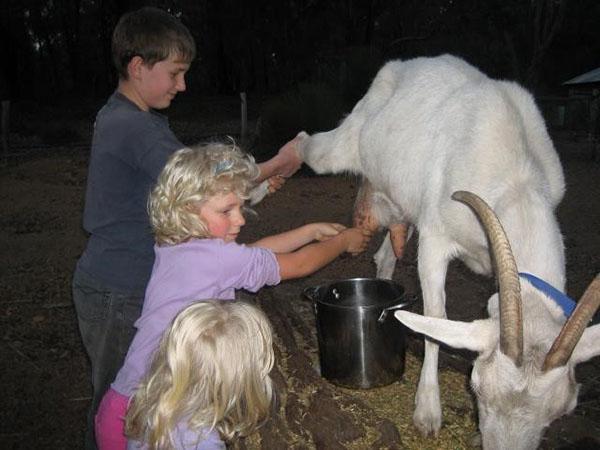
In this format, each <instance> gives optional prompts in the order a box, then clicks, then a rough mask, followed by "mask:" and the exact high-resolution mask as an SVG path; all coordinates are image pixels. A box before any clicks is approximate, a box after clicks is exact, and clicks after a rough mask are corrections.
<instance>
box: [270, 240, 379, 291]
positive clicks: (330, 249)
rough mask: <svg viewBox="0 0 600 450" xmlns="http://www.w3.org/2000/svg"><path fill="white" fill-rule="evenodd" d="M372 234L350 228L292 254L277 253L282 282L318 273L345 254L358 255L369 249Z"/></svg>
mask: <svg viewBox="0 0 600 450" xmlns="http://www.w3.org/2000/svg"><path fill="white" fill-rule="evenodd" d="M370 238H371V233H370V232H369V231H367V230H362V229H360V228H348V229H346V230H344V231H342V232H340V233H339V234H337V235H335V236H333V237H331V238H329V239H327V240H323V241H321V242H315V243H313V244H309V245H306V246H304V247H302V248H300V249H299V250H296V251H294V252H291V253H276V254H275V256H276V258H277V262H278V263H279V274H280V276H281V279H282V280H289V279H292V278H300V277H305V276H307V275H310V274H311V273H313V272H316V271H317V270H319V269H320V268H322V267H324V266H326V265H327V264H329V263H330V262H331V261H333V260H334V259H335V258H337V257H338V256H339V255H341V254H342V253H344V252H348V253H352V254H358V253H361V252H363V251H365V249H366V248H367V244H368V243H369V239H370Z"/></svg>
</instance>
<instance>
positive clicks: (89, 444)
mask: <svg viewBox="0 0 600 450" xmlns="http://www.w3.org/2000/svg"><path fill="white" fill-rule="evenodd" d="M143 301H144V293H143V292H122V291H117V290H114V289H110V288H108V287H106V286H104V285H103V283H100V282H98V281H97V280H95V279H94V278H92V277H91V276H90V275H88V274H86V273H84V272H82V271H81V270H78V269H76V270H75V274H74V275H73V302H74V303H75V310H76V311H77V319H78V322H79V331H80V333H81V338H82V340H83V345H84V347H85V349H86V352H87V354H88V356H89V358H90V363H91V367H92V389H93V391H92V403H91V406H90V409H89V411H88V418H87V429H86V434H85V448H86V449H89V450H93V449H96V441H95V438H94V416H95V415H96V410H97V409H98V405H99V403H100V401H101V400H102V397H103V396H104V393H105V392H106V391H107V389H108V388H109V387H110V384H111V383H112V382H113V381H114V379H115V376H116V375H117V372H118V371H119V369H120V368H121V366H122V365H123V360H124V359H125V355H127V350H128V349H129V344H130V343H131V340H132V339H133V336H134V335H135V331H136V329H135V328H134V326H133V324H134V322H135V321H136V320H137V319H138V317H139V316H140V314H141V312H142V304H143Z"/></svg>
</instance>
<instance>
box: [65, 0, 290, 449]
mask: <svg viewBox="0 0 600 450" xmlns="http://www.w3.org/2000/svg"><path fill="white" fill-rule="evenodd" d="M112 53H113V62H114V64H115V66H116V69H117V72H118V74H119V83H118V87H117V90H116V92H115V93H114V94H113V95H112V96H111V97H110V98H109V100H108V101H107V103H106V104H105V105H104V107H103V108H102V109H101V110H100V111H99V113H98V115H97V118H96V123H95V127H94V136H93V140H92V150H91V156H90V165H89V171H88V181H87V191H86V199H85V210H84V214H83V225H84V228H85V229H86V230H87V231H88V232H89V233H90V237H89V240H88V243H87V246H86V248H85V250H84V252H83V254H82V255H81V258H80V259H79V261H78V263H77V267H76V269H75V274H74V276H73V300H74V303H75V309H76V311H77V317H78V321H79V329H80V332H81V336H82V340H83V343H84V346H85V348H86V351H87V353H88V355H89V357H90V361H91V366H92V386H93V397H92V403H91V407H90V410H89V413H88V423H87V431H86V448H88V449H93V448H96V445H95V440H94V435H93V419H94V416H95V414H96V409H97V407H98V403H99V401H100V400H101V399H102V396H103V395H104V393H105V391H106V389H107V388H108V386H109V385H110V383H111V382H112V381H113V380H114V377H115V375H116V373H117V371H118V370H119V368H120V367H121V365H122V363H123V359H124V357H125V354H126V353H127V349H128V347H129V344H130V342H131V339H132V338H133V336H134V334H135V328H134V326H133V324H134V322H135V321H136V319H137V318H138V317H139V315H140V313H141V308H142V302H143V298H144V290H145V287H146V283H147V281H148V278H149V276H150V272H151V270H152V265H153V262H154V253H153V244H154V240H153V237H152V232H151V229H150V225H149V222H148V216H147V212H146V201H147V196H148V193H149V191H150V188H151V187H152V186H153V185H154V183H155V181H156V178H157V177H158V174H159V173H160V172H161V170H162V168H163V166H164V164H165V162H166V160H167V159H168V157H169V155H170V154H171V153H173V152H174V151H176V150H178V149H180V148H182V147H184V145H183V144H181V143H180V142H179V141H178V140H177V138H176V137H175V136H174V134H173V133H172V131H171V130H170V128H169V125H168V122H167V119H166V117H164V116H163V115H161V114H159V113H157V112H156V111H155V110H157V109H164V108H166V107H168V106H169V105H170V103H171V101H172V100H173V98H174V97H175V96H176V95H177V93H179V92H183V91H184V90H185V87H186V86H185V74H186V72H187V70H188V69H189V66H190V64H191V62H192V60H193V59H194V57H195V54H196V47H195V44H194V40H193V38H192V36H191V34H190V32H189V30H188V29H187V28H186V27H185V26H184V25H183V24H182V23H181V22H179V21H178V20H177V19H176V18H174V17H173V16H171V15H170V14H168V13H166V12H164V11H162V10H160V9H157V8H150V7H146V8H142V9H139V10H137V11H133V12H130V13H127V14H125V15H124V16H123V17H121V19H120V20H119V22H118V24H117V26H116V28H115V30H114V33H113V39H112ZM300 165H301V161H300V158H299V157H298V154H297V151H296V149H295V146H294V142H291V143H288V144H286V145H285V146H284V147H283V148H282V149H281V150H280V151H279V153H278V154H277V155H276V156H275V157H274V158H272V159H271V160H269V161H267V162H265V163H263V164H261V165H260V169H261V179H266V178H270V177H274V176H278V175H280V176H283V177H288V176H291V175H292V174H293V173H294V172H295V171H296V170H297V169H298V168H299V167H300Z"/></svg>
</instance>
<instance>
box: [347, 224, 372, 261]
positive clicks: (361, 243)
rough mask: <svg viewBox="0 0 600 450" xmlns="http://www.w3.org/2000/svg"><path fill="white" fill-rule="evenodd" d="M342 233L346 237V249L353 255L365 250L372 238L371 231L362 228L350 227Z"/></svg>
mask: <svg viewBox="0 0 600 450" xmlns="http://www.w3.org/2000/svg"><path fill="white" fill-rule="evenodd" d="M342 235H343V237H344V238H345V239H346V243H347V247H346V251H347V252H348V253H350V254H352V255H358V254H359V253H362V252H364V251H365V250H366V249H367V245H368V244H369V241H370V240H371V232H370V231H368V230H364V229H361V228H348V229H347V230H344V231H342Z"/></svg>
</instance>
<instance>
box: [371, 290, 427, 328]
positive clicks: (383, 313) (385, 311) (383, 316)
mask: <svg viewBox="0 0 600 450" xmlns="http://www.w3.org/2000/svg"><path fill="white" fill-rule="evenodd" d="M417 298H418V297H417V296H416V295H415V296H413V297H411V298H410V300H408V301H406V302H402V303H398V304H397V305H393V306H388V307H387V308H384V309H383V310H382V311H381V314H379V318H378V319H377V322H379V323H382V322H384V321H385V319H386V318H387V315H388V312H389V311H394V310H396V309H402V308H404V307H406V306H408V305H412V304H413V303H414V302H415V301H416V300H417Z"/></svg>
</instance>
